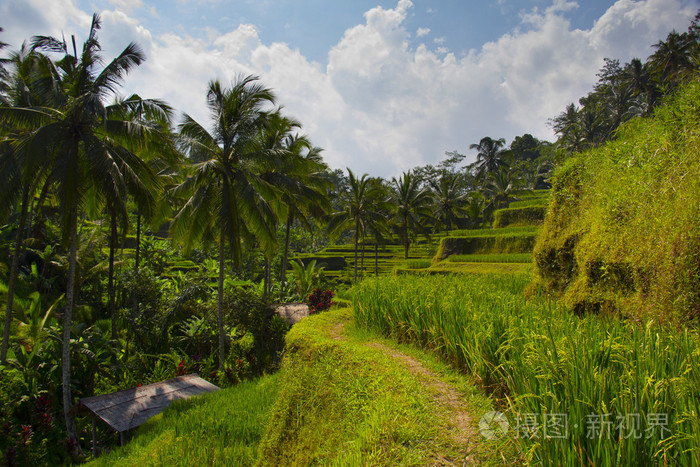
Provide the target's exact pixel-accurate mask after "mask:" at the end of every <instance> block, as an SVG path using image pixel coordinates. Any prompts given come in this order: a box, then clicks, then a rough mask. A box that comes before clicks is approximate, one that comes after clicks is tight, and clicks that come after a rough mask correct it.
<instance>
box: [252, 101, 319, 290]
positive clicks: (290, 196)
mask: <svg viewBox="0 0 700 467" xmlns="http://www.w3.org/2000/svg"><path fill="white" fill-rule="evenodd" d="M298 128H301V124H300V123H299V122H298V121H296V120H294V119H291V118H288V117H284V116H282V115H281V113H280V112H279V111H277V112H275V113H273V114H272V115H270V118H269V122H268V124H267V125H266V126H265V127H263V128H262V129H261V135H260V144H261V149H262V150H267V151H268V154H269V157H266V158H264V159H263V160H261V161H260V170H261V177H262V178H263V179H264V180H265V181H267V182H268V183H270V184H271V185H273V186H275V187H276V188H278V189H279V190H281V193H282V196H281V201H282V207H283V209H281V210H279V211H281V212H279V213H278V214H281V215H280V216H279V217H281V218H282V220H283V221H284V222H285V239H284V250H283V254H282V264H281V271H280V278H281V288H280V289H281V290H280V293H284V286H285V283H286V272H287V258H288V252H289V235H290V231H291V228H292V224H293V223H294V221H295V220H296V221H300V222H301V223H302V224H304V225H305V226H306V227H307V228H308V229H309V230H311V215H312V214H313V215H315V216H319V217H320V216H322V215H323V214H325V213H326V212H328V210H329V209H330V205H329V202H328V196H327V193H326V188H327V186H328V184H329V182H328V181H327V180H326V178H325V177H324V173H325V169H326V165H325V164H324V163H323V161H322V159H321V152H322V149H321V148H318V147H314V146H313V145H312V144H311V142H310V141H309V139H308V138H307V137H306V136H300V135H299V134H296V133H293V131H294V130H296V129H298ZM265 265H266V273H265V284H266V285H268V284H269V282H270V281H269V277H268V275H269V260H268V259H267V258H265ZM264 289H265V291H266V295H268V289H267V287H264Z"/></svg>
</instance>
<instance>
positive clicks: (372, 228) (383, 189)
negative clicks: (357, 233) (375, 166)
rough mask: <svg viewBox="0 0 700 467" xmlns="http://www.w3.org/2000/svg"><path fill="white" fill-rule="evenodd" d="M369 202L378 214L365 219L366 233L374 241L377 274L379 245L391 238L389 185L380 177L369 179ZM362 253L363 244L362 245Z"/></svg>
mask: <svg viewBox="0 0 700 467" xmlns="http://www.w3.org/2000/svg"><path fill="white" fill-rule="evenodd" d="M370 183H372V185H373V186H372V187H371V190H370V196H371V200H370V202H371V203H372V205H373V206H374V210H375V211H376V212H377V213H379V216H372V217H370V218H368V219H367V223H366V235H367V236H368V237H369V238H371V240H372V242H373V243H374V275H375V276H378V275H379V246H380V245H383V244H386V243H388V241H389V240H390V239H391V226H390V223H389V217H390V216H391V208H392V203H391V201H390V197H389V193H388V191H389V187H388V186H387V185H386V184H385V183H384V181H383V180H382V179H371V181H370ZM363 253H364V246H363Z"/></svg>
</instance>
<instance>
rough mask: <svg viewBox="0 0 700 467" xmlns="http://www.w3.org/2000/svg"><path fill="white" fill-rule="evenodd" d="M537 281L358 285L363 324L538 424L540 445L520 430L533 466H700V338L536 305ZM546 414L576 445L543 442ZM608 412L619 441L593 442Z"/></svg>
mask: <svg viewBox="0 0 700 467" xmlns="http://www.w3.org/2000/svg"><path fill="white" fill-rule="evenodd" d="M528 282H529V276H528V275H525V274H523V275H513V276H487V275H481V276H478V275H474V276H469V278H468V279H465V278H464V277H463V276H461V277H460V276H446V277H439V276H426V277H417V276H396V277H387V278H382V280H367V281H364V282H362V283H361V284H359V285H358V286H356V287H355V289H354V290H355V296H354V299H353V303H354V304H353V306H354V308H355V313H356V319H357V322H358V323H359V324H360V325H362V326H366V327H367V328H370V329H373V330H376V331H378V332H380V333H382V334H384V335H388V336H392V337H394V338H396V339H398V340H400V341H406V342H415V343H417V344H419V345H421V346H423V347H425V348H428V349H432V350H433V351H435V352H436V353H437V354H439V355H440V356H441V357H442V358H443V359H444V360H445V361H447V362H450V363H451V364H452V365H454V366H455V367H457V368H462V369H464V370H465V371H466V372H467V374H468V375H470V376H471V377H472V378H473V379H474V380H475V381H477V382H479V383H480V384H481V386H482V387H483V388H484V389H485V390H487V391H488V392H489V393H491V394H492V395H493V396H494V397H496V398H497V399H498V400H499V401H500V404H501V407H502V410H503V411H504V413H505V414H506V416H508V417H509V419H510V422H511V424H512V425H515V424H516V421H517V415H518V414H520V415H530V416H531V418H535V419H536V420H538V422H537V423H538V426H539V427H540V431H539V432H538V437H537V438H528V437H525V436H515V433H513V432H511V435H512V436H511V438H510V439H511V442H512V443H514V444H515V445H517V446H518V449H520V450H521V452H522V453H523V456H524V457H525V459H526V461H527V462H529V463H534V464H543V465H581V464H586V465H602V466H617V465H668V464H671V463H673V465H698V464H700V437H699V436H698V433H700V338H699V337H698V335H697V333H695V332H691V331H687V330H686V331H680V332H679V331H678V330H677V329H669V328H664V327H658V326H655V325H652V324H649V325H647V326H644V325H641V324H638V323H636V322H633V321H630V322H625V321H621V320H620V319H618V318H609V317H605V316H587V317H584V318H578V317H576V316H573V315H572V314H570V313H568V312H567V311H566V310H565V309H564V307H563V306H562V305H561V304H560V303H558V302H551V301H547V300H545V299H544V298H539V297H532V298H530V299H527V298H526V297H525V296H524V294H523V291H524V289H525V286H526V285H527V284H528ZM548 414H566V416H567V417H568V418H567V420H568V424H567V428H568V433H567V436H566V437H564V438H562V439H556V438H547V437H545V436H543V435H544V432H543V431H542V426H543V425H542V423H543V422H544V420H545V417H547V416H548ZM605 414H609V415H606V417H607V418H606V420H608V421H611V420H612V421H614V422H613V424H612V426H611V428H610V430H611V433H610V436H609V437H608V436H607V435H605V436H595V435H592V434H591V432H590V431H589V429H588V428H589V427H591V426H592V425H591V422H593V421H595V416H598V415H601V416H602V415H605ZM637 415H638V416H639V421H640V425H639V426H638V427H634V426H632V425H630V424H633V423H636V418H635V417H636V416H637ZM655 417H656V421H657V422H658V421H659V417H661V421H662V422H663V424H664V425H663V426H664V428H665V429H667V430H668V431H664V430H662V429H661V428H660V427H659V426H658V425H657V426H656V427H654V426H653V425H654V424H653V422H654V419H655ZM664 417H665V418H664ZM549 420H551V418H550V419H549ZM599 420H600V419H599ZM628 422H629V423H630V424H627V425H625V423H628ZM616 427H617V428H616ZM618 428H619V431H616V430H617V429H618Z"/></svg>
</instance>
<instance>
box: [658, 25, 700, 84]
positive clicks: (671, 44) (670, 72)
mask: <svg viewBox="0 0 700 467" xmlns="http://www.w3.org/2000/svg"><path fill="white" fill-rule="evenodd" d="M697 41H698V38H697V37H694V34H691V33H683V34H679V33H677V32H676V31H672V32H671V33H669V34H668V36H666V40H665V41H659V42H657V43H656V44H654V45H653V46H652V47H654V48H655V49H656V51H655V52H654V53H653V54H652V55H651V56H650V57H649V61H650V62H651V66H652V68H653V69H654V71H655V73H656V75H657V77H658V79H659V81H660V82H661V83H663V84H667V85H669V84H670V85H671V86H673V83H677V82H678V81H680V80H682V79H683V78H684V77H685V76H690V74H691V73H692V72H693V71H694V70H696V69H697V68H698V64H697V63H696V62H694V60H693V53H695V52H697V50H698V42H697Z"/></svg>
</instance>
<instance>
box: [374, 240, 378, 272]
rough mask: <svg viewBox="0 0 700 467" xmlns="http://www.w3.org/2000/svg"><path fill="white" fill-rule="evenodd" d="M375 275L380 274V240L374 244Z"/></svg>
mask: <svg viewBox="0 0 700 467" xmlns="http://www.w3.org/2000/svg"><path fill="white" fill-rule="evenodd" d="M374 275H375V276H378V275H379V242H377V243H375V244H374Z"/></svg>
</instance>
